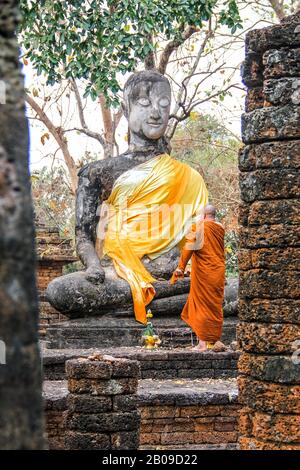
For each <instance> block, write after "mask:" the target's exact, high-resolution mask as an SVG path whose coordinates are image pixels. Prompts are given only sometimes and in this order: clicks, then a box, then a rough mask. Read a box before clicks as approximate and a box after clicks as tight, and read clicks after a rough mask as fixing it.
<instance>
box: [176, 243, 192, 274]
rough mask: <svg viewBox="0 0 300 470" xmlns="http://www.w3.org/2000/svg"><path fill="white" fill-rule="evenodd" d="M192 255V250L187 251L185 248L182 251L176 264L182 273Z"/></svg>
mask: <svg viewBox="0 0 300 470" xmlns="http://www.w3.org/2000/svg"><path fill="white" fill-rule="evenodd" d="M193 253H194V250H187V249H186V248H183V249H182V252H181V256H180V260H179V263H178V268H179V269H181V271H182V272H184V271H185V268H186V265H187V264H188V262H189V260H190V259H191V257H192V255H193Z"/></svg>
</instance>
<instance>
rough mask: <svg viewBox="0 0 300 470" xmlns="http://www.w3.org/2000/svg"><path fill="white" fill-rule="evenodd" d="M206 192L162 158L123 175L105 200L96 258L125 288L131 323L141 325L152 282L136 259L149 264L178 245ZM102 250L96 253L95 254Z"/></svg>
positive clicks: (197, 179)
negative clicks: (106, 262) (109, 264)
mask: <svg viewBox="0 0 300 470" xmlns="http://www.w3.org/2000/svg"><path fill="white" fill-rule="evenodd" d="M206 204H207V189H206V186H205V183H204V181H203V178H202V176H201V175H200V174H199V173H198V172H197V171H196V170H194V169H192V168H191V167H189V166H188V165H186V164H184V163H181V162H179V161H177V160H174V159H173V158H171V157H170V156H169V155H167V154H162V155H159V156H157V157H154V158H152V159H150V160H148V161H146V162H145V163H142V164H140V165H138V166H136V167H134V168H133V169H131V170H128V171H127V172H125V173H123V174H122V175H121V176H120V177H119V178H118V179H117V180H116V181H115V184H114V186H113V189H112V192H111V195H110V197H109V199H108V200H107V201H106V206H107V210H108V219H107V220H108V223H107V228H106V232H105V236H104V245H103V250H99V246H100V244H99V241H98V240H97V243H96V249H97V246H98V249H97V252H98V254H99V256H102V255H105V254H107V255H108V256H109V257H110V258H112V260H113V263H114V267H115V270H116V272H117V274H118V275H119V276H120V277H121V278H123V279H125V280H126V281H127V282H128V283H129V285H130V288H131V292H132V298H133V305H134V312H135V317H136V320H137V321H139V322H141V323H144V324H145V323H146V322H147V319H146V305H147V304H148V303H150V302H151V300H152V299H153V297H154V295H155V289H154V287H153V286H152V283H153V282H154V281H155V279H154V278H153V277H152V275H151V274H150V273H149V272H148V271H147V270H146V269H145V267H144V265H143V263H142V262H141V258H142V257H143V256H144V255H147V256H148V257H149V258H150V259H155V258H157V257H158V256H160V255H161V254H163V253H165V252H167V251H169V250H170V249H171V248H173V247H174V246H176V245H178V243H180V242H181V241H182V240H183V239H184V237H185V235H186V234H187V233H188V231H189V229H190V227H191V224H192V223H195V222H197V221H198V220H200V219H201V218H202V217H203V207H204V206H205V205H206ZM101 251H102V253H101Z"/></svg>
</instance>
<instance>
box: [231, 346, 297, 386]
mask: <svg viewBox="0 0 300 470" xmlns="http://www.w3.org/2000/svg"><path fill="white" fill-rule="evenodd" d="M238 368H239V372H240V373H242V374H245V375H248V376H249V375H250V376H251V377H254V378H256V379H259V380H266V381H268V382H276V383H292V384H297V383H300V367H299V364H297V363H296V362H295V360H294V358H293V356H258V355H257V354H248V353H243V354H241V356H240V359H239V362H238Z"/></svg>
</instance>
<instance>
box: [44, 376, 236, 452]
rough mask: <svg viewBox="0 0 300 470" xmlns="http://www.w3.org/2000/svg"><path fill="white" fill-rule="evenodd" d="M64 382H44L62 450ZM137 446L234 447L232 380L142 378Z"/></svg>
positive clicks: (54, 444)
mask: <svg viewBox="0 0 300 470" xmlns="http://www.w3.org/2000/svg"><path fill="white" fill-rule="evenodd" d="M68 394H69V392H68V389H67V382H66V381H64V380H60V381H45V382H44V402H45V411H46V423H47V424H46V429H47V433H48V440H49V445H50V448H51V449H63V448H64V440H63V436H64V417H65V413H66V409H67V397H68ZM137 400H138V407H139V410H140V413H141V434H140V449H187V450H188V449H218V450H220V449H235V448H236V442H237V414H238V409H239V405H238V402H237V384H236V380H235V379H227V380H210V379H199V380H197V379H194V380H190V379H188V380H187V379H172V380H152V379H146V380H140V382H139V387H138V393H137Z"/></svg>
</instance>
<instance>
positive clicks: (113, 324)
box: [46, 275, 238, 349]
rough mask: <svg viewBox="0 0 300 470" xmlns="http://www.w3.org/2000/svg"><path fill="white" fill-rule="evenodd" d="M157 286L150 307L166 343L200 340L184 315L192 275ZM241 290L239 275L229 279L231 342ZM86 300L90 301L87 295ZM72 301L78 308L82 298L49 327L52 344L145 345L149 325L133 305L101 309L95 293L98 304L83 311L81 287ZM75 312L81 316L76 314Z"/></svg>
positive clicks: (226, 330)
mask: <svg viewBox="0 0 300 470" xmlns="http://www.w3.org/2000/svg"><path fill="white" fill-rule="evenodd" d="M73 278H74V275H73ZM73 278H72V279H73ZM120 282H121V281H120ZM54 287H55V285H54ZM155 288H156V291H157V297H156V298H155V300H153V301H152V302H151V304H149V307H150V308H151V311H152V313H153V319H151V322H152V324H153V326H154V329H155V332H156V333H157V334H158V335H159V337H160V339H161V341H162V346H163V347H167V348H172V347H173V348H175V347H184V346H189V345H190V344H191V343H192V342H194V344H196V341H197V340H196V337H195V336H194V335H193V334H192V331H191V329H190V328H189V327H188V326H187V325H186V324H185V323H184V322H183V321H182V320H181V318H180V313H181V311H182V309H183V306H184V304H185V302H186V299H187V296H188V291H189V278H185V279H183V280H180V281H178V282H177V283H176V284H175V285H173V286H172V285H170V283H169V282H168V281H161V282H159V283H156V284H155ZM119 292H120V291H119ZM237 292H238V281H237V279H230V280H228V281H227V285H226V288H225V301H224V317H225V319H224V327H223V335H222V341H223V342H224V343H225V344H227V345H228V344H230V343H231V342H232V341H234V340H235V336H236V335H235V330H236V323H237ZM85 293H86V290H85ZM94 294H95V292H94ZM110 294H111V295H112V296H113V293H112V292H111V293H110ZM172 294H173V295H172ZM120 300H122V299H120ZM85 301H87V299H86V297H85ZM102 301H103V298H102ZM71 302H73V309H74V310H76V304H77V302H79V304H78V312H77V313H74V311H73V314H70V312H67V315H69V316H70V317H73V319H71V320H69V321H66V322H62V323H57V324H52V325H51V326H50V327H49V328H48V329H47V335H46V344H47V347H48V348H51V349H66V348H105V347H110V348H111V347H122V346H141V345H142V342H141V341H142V335H143V330H144V328H145V326H144V325H142V324H140V323H138V322H136V320H135V318H134V312H133V308H132V305H130V304H127V305H126V304H125V305H123V306H121V305H119V306H118V305H109V304H107V305H105V306H104V305H102V306H101V308H99V309H98V312H97V310H96V304H97V299H96V296H95V304H93V306H92V307H91V304H90V305H89V308H88V309H87V310H86V312H84V309H82V308H81V309H80V313H79V306H80V292H79V291H78V292H77V300H76V298H74V296H73V298H71V299H70V304H71ZM81 307H82V305H81ZM91 309H92V312H91ZM75 315H76V317H77V318H74V316H75Z"/></svg>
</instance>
